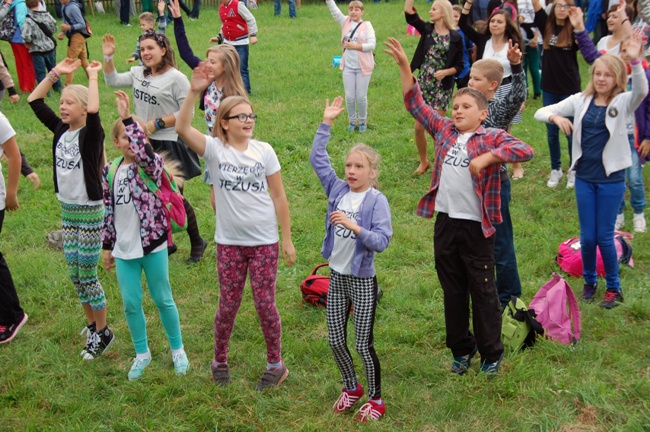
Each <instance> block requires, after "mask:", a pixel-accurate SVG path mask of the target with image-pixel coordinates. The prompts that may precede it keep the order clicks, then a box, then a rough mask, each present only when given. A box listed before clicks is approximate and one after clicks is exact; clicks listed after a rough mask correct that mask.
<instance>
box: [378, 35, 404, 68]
mask: <svg viewBox="0 0 650 432" xmlns="http://www.w3.org/2000/svg"><path fill="white" fill-rule="evenodd" d="M384 45H385V46H386V49H384V52H385V53H386V54H388V55H390V56H391V57H393V59H395V63H397V64H398V65H400V66H402V65H404V64H409V61H408V58H407V57H406V53H405V52H404V48H402V44H400V43H399V41H398V40H397V39H395V38H388V40H387V41H386V42H384Z"/></svg>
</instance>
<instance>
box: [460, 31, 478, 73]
mask: <svg viewBox="0 0 650 432" xmlns="http://www.w3.org/2000/svg"><path fill="white" fill-rule="evenodd" d="M456 31H457V32H458V33H460V36H461V37H462V38H463V70H462V71H461V72H460V74H458V76H457V77H456V81H458V80H461V79H463V78H465V77H466V76H467V74H468V73H469V70H470V66H471V64H472V57H471V53H470V50H471V49H472V47H473V46H474V43H473V42H472V41H471V40H469V39H467V37H466V36H465V33H463V31H462V30H461V29H456Z"/></svg>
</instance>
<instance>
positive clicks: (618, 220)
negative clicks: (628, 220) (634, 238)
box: [614, 213, 625, 231]
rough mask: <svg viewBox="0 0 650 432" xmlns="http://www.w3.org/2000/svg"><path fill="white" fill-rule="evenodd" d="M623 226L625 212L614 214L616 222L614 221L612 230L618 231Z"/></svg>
mask: <svg viewBox="0 0 650 432" xmlns="http://www.w3.org/2000/svg"><path fill="white" fill-rule="evenodd" d="M624 226H625V213H619V214H617V215H616V222H615V223H614V231H620V230H621V229H623V227H624Z"/></svg>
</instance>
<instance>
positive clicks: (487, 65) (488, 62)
mask: <svg viewBox="0 0 650 432" xmlns="http://www.w3.org/2000/svg"><path fill="white" fill-rule="evenodd" d="M472 69H473V70H475V71H477V72H479V73H481V74H483V76H484V77H485V78H486V79H487V80H488V81H490V82H492V81H496V83H497V84H498V85H501V81H503V65H502V64H501V62H500V61H499V60H495V59H481V60H477V61H476V62H475V63H474V64H473V65H472Z"/></svg>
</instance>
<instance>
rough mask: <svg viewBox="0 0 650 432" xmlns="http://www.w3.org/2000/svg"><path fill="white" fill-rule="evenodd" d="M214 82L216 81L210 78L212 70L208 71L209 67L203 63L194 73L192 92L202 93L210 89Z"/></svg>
mask: <svg viewBox="0 0 650 432" xmlns="http://www.w3.org/2000/svg"><path fill="white" fill-rule="evenodd" d="M212 81H214V80H213V79H211V78H210V70H209V69H208V66H207V65H206V64H205V63H204V62H201V63H199V65H198V66H197V67H195V68H194V70H193V71H192V79H191V80H190V88H191V89H192V91H196V92H202V91H203V90H205V89H206V88H208V86H209V85H210V83H211V82H212Z"/></svg>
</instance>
